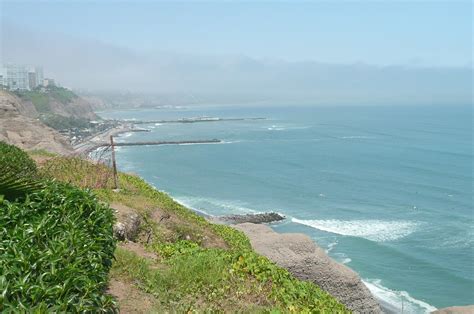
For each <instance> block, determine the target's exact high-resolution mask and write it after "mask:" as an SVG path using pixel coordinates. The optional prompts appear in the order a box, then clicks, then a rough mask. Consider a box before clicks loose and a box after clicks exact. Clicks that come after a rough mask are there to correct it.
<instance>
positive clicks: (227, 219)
mask: <svg viewBox="0 0 474 314" xmlns="http://www.w3.org/2000/svg"><path fill="white" fill-rule="evenodd" d="M215 219H217V220H220V221H221V222H224V223H227V224H241V223H245V222H250V223H253V224H263V223H270V222H277V221H281V220H283V219H285V216H282V215H280V214H278V213H274V212H269V213H258V214H245V215H228V216H219V217H215Z"/></svg>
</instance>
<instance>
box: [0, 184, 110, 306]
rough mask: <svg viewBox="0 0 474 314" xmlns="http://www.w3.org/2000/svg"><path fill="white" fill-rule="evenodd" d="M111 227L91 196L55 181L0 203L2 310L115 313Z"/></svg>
mask: <svg viewBox="0 0 474 314" xmlns="http://www.w3.org/2000/svg"><path fill="white" fill-rule="evenodd" d="M113 223H114V216H113V212H112V210H111V209H110V208H109V207H106V206H104V205H101V204H100V203H99V202H98V201H97V199H96V198H95V196H94V195H93V194H91V192H89V191H85V190H80V189H77V188H74V187H71V186H69V185H65V184H59V183H56V182H49V183H48V186H47V187H46V188H44V189H42V190H40V191H38V192H34V193H32V194H29V195H28V196H27V197H26V200H25V201H24V202H9V201H0V291H2V293H1V294H0V312H3V311H5V312H10V311H13V312H15V311H18V310H19V311H28V312H49V311H55V312H83V311H94V312H98V311H114V310H115V303H114V301H113V299H112V298H111V297H110V296H106V295H104V290H105V288H106V284H107V276H108V271H109V269H110V267H111V264H112V258H113V254H114V249H115V240H114V238H113V231H112V228H113Z"/></svg>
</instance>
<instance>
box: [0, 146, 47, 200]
mask: <svg viewBox="0 0 474 314" xmlns="http://www.w3.org/2000/svg"><path fill="white" fill-rule="evenodd" d="M37 176H38V174H37V169H36V164H35V162H34V161H33V160H32V159H31V158H29V157H28V155H26V154H25V153H24V152H23V151H22V150H21V149H19V148H18V147H16V146H13V145H8V144H6V143H5V142H0V201H1V200H2V199H4V198H5V199H9V200H15V199H17V198H21V197H24V196H25V195H26V194H27V193H30V192H33V191H35V190H36V189H39V188H40V187H41V184H40V183H39V182H37V180H36V178H37Z"/></svg>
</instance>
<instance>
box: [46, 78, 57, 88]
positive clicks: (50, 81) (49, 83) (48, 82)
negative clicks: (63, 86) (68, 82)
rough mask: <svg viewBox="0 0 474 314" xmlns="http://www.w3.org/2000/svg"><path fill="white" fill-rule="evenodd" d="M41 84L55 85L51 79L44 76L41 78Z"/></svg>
mask: <svg viewBox="0 0 474 314" xmlns="http://www.w3.org/2000/svg"><path fill="white" fill-rule="evenodd" d="M43 86H44V87H48V86H56V83H55V82H54V80H53V79H50V78H45V79H44V80H43Z"/></svg>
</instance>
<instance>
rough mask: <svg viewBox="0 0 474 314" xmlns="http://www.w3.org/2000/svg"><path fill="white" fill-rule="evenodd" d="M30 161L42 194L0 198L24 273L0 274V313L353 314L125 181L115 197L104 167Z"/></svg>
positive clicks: (242, 240)
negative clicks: (5, 278) (198, 313)
mask: <svg viewBox="0 0 474 314" xmlns="http://www.w3.org/2000/svg"><path fill="white" fill-rule="evenodd" d="M0 147H1V143H0ZM6 149H7V150H13V151H14V152H15V154H18V152H16V151H15V150H14V149H12V148H9V147H6ZM31 156H32V157H33V158H35V159H36V160H40V162H39V164H38V169H37V170H36V169H35V167H34V166H32V165H31V161H28V159H27V158H25V157H24V156H20V157H21V158H17V160H19V161H21V162H22V163H24V164H27V165H30V168H31V172H32V173H33V172H34V173H35V174H34V176H35V177H34V178H36V179H33V180H40V182H42V183H41V184H42V185H41V186H39V187H38V186H36V187H32V188H31V187H30V186H28V185H26V188H27V190H26V191H23V194H26V195H29V197H23V198H20V199H16V200H13V198H12V197H8V191H7V194H5V186H4V187H3V194H4V197H5V199H4V200H3V201H2V200H1V199H2V196H0V208H2V209H3V210H2V211H0V212H4V213H5V215H3V216H0V218H1V219H0V231H1V232H3V233H5V234H4V238H5V239H6V241H3V242H2V243H3V244H0V252H6V254H7V255H6V256H4V257H5V259H4V260H5V262H6V263H14V264H15V265H17V266H18V267H17V268H15V271H14V272H5V271H4V270H5V269H6V268H4V267H0V278H2V276H7V281H8V282H9V284H8V285H4V281H2V280H0V288H2V291H3V299H0V301H1V302H0V311H1V310H7V311H8V310H10V309H15V308H17V309H18V308H22V309H23V310H24V311H26V312H29V311H35V310H36V311H38V312H49V311H59V312H63V311H65V312H76V311H92V312H99V311H104V312H116V311H120V312H122V313H130V312H134V313H150V312H151V313H174V312H179V313H181V312H186V313H194V312H211V311H212V312H246V313H248V312H251V313H270V312H272V313H282V312H285V313H286V312H293V313H315V312H318V313H346V312H348V311H347V309H346V308H345V307H344V306H343V305H342V304H340V303H339V302H338V301H337V300H336V299H334V298H333V297H332V296H330V295H329V294H327V293H326V292H324V291H323V290H321V289H320V288H319V287H318V286H316V285H314V284H312V283H310V282H306V281H300V280H298V279H296V278H295V277H293V276H292V275H291V274H290V273H289V272H288V271H286V270H284V269H282V268H280V267H278V266H277V265H275V264H274V263H273V262H271V261H270V260H268V259H267V258H265V257H263V256H261V255H259V254H257V253H256V252H255V251H253V250H252V248H251V246H250V243H249V239H248V238H247V237H246V236H245V235H244V234H243V233H242V232H240V231H238V230H236V229H233V228H231V227H229V226H225V225H219V224H212V223H210V222H208V221H207V220H205V219H204V218H203V217H200V216H198V215H196V214H195V213H193V212H192V211H190V210H188V209H187V208H185V207H183V206H181V205H179V204H177V203H176V202H174V201H173V200H172V199H171V198H170V197H168V196H167V195H166V194H163V193H161V192H159V191H157V190H155V189H154V188H153V187H151V186H150V185H148V184H147V183H145V182H144V181H143V180H142V179H140V178H138V177H136V176H133V175H128V174H124V173H120V174H119V184H120V190H115V191H114V190H112V189H111V187H112V182H111V176H110V169H109V168H108V167H106V166H105V165H103V164H94V163H91V162H89V161H86V160H83V159H79V158H68V157H59V156H57V157H52V156H50V155H48V156H45V155H43V154H38V153H33V154H32V155H31ZM10 159H11V158H10ZM3 162H5V160H3ZM1 166H2V160H1V159H0V168H1ZM13 173H15V172H14V171H13ZM23 177H24V176H23ZM50 179H54V180H53V181H51V180H50ZM61 182H67V183H61ZM20 187H21V186H20ZM84 188H87V189H84ZM20 192H21V191H20ZM1 194H2V186H0V195H1ZM6 199H8V200H9V201H6ZM109 206H110V207H109ZM110 208H112V209H114V212H115V216H116V219H117V223H116V224H115V226H114V228H113V230H112V228H111V217H110V213H111V211H110ZM9 213H12V215H10V214H9ZM27 217H31V218H30V219H27ZM25 221H28V223H24V222H25ZM58 222H61V223H58ZM29 230H31V232H30V231H29ZM113 232H114V234H115V237H116V240H113V242H111V239H112V234H113ZM51 234H54V236H53V237H51V236H49V235H51ZM116 241H117V242H116ZM25 244H27V245H25ZM2 245H3V247H2ZM115 245H117V248H116V250H115V253H114V258H113V263H112V265H110V261H111V253H112V252H113V251H111V249H113V248H114V247H115ZM1 254H2V253H0V255H1ZM61 255H62V256H63V258H60V256H61ZM20 256H22V257H23V258H19V257H20ZM65 257H66V258H67V261H64V258H65ZM23 260H24V261H23ZM33 261H38V262H36V263H33ZM89 261H90V262H89ZM0 264H1V263H0ZM33 265H34V266H35V267H32V266H33ZM0 266H1V265H0ZM110 266H111V268H110ZM109 269H110V272H109V275H108V280H106V279H105V277H104V275H105V274H106V272H107V271H108V270H109ZM104 285H107V286H108V288H107V290H105V289H104ZM81 296H83V297H81Z"/></svg>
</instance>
